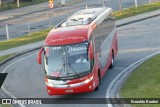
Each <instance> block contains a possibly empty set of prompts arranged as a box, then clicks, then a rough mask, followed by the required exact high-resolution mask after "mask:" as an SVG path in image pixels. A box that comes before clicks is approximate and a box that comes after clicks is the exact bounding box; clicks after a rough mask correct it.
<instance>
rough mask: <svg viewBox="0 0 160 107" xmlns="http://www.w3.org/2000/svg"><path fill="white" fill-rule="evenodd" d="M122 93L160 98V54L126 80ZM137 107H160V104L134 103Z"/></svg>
mask: <svg viewBox="0 0 160 107" xmlns="http://www.w3.org/2000/svg"><path fill="white" fill-rule="evenodd" d="M120 95H121V96H122V97H123V98H160V55H158V56H155V57H153V58H151V59H149V60H148V61H146V62H145V63H143V64H142V65H141V66H139V67H138V68H137V69H135V70H134V71H133V72H132V74H131V75H130V76H129V78H128V79H127V80H126V81H125V83H124V85H123V87H122V89H121V91H120ZM134 106H135V107H159V105H157V104H155V105H150V104H143V105H134Z"/></svg>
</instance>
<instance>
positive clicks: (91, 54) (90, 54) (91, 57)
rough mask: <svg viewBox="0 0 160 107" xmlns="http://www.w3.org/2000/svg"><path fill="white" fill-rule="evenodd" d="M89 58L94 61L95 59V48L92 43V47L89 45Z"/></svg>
mask: <svg viewBox="0 0 160 107" xmlns="http://www.w3.org/2000/svg"><path fill="white" fill-rule="evenodd" d="M88 57H89V58H90V59H93V58H94V56H93V47H92V43H90V45H89V49H88Z"/></svg>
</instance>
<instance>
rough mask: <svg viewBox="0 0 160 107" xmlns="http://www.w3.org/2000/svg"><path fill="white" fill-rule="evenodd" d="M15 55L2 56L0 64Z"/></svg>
mask: <svg viewBox="0 0 160 107" xmlns="http://www.w3.org/2000/svg"><path fill="white" fill-rule="evenodd" d="M14 55H15V53H14V54H8V55H4V56H0V62H3V61H4V60H6V59H8V58H10V57H12V56H14Z"/></svg>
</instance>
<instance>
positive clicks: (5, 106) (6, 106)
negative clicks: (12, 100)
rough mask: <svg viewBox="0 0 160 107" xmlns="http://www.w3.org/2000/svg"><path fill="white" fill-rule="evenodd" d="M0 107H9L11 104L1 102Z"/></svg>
mask: <svg viewBox="0 0 160 107" xmlns="http://www.w3.org/2000/svg"><path fill="white" fill-rule="evenodd" d="M0 107H11V106H10V105H8V104H2V105H0Z"/></svg>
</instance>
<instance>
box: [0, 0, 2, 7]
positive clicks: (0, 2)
mask: <svg viewBox="0 0 160 107" xmlns="http://www.w3.org/2000/svg"><path fill="white" fill-rule="evenodd" d="M1 6H2V0H0V8H1Z"/></svg>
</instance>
